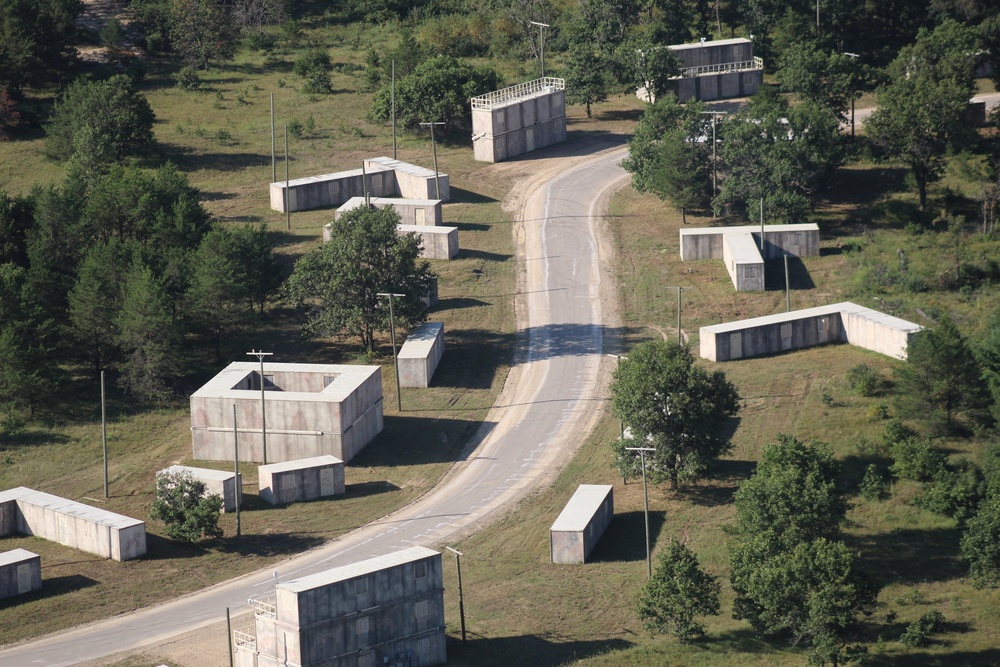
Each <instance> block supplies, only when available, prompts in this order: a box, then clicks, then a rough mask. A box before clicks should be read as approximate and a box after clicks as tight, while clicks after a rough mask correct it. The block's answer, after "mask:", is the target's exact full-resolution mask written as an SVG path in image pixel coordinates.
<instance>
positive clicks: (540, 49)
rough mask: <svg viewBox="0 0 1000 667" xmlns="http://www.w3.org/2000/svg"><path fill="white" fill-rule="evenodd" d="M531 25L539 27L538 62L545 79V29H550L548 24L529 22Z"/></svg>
mask: <svg viewBox="0 0 1000 667" xmlns="http://www.w3.org/2000/svg"><path fill="white" fill-rule="evenodd" d="M529 23H530V24H531V25H537V26H538V42H539V46H538V62H539V64H540V65H541V70H542V77H541V78H543V79H544V78H545V29H546V28H548V27H549V24H548V23H539V22H538V21H529Z"/></svg>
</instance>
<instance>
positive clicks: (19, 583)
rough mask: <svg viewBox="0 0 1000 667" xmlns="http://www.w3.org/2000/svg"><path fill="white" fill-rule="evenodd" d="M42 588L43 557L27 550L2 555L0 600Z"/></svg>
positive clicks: (13, 550) (14, 550)
mask: <svg viewBox="0 0 1000 667" xmlns="http://www.w3.org/2000/svg"><path fill="white" fill-rule="evenodd" d="M41 587H42V557H41V556H39V555H38V554H36V553H34V552H31V551H28V550H27V549H12V550H11V551H5V552H3V553H0V600H2V599H4V598H9V597H13V596H15V595H24V594H25V593H30V592H32V591H37V590H38V589H40V588H41Z"/></svg>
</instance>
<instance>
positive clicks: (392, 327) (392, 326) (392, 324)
mask: <svg viewBox="0 0 1000 667" xmlns="http://www.w3.org/2000/svg"><path fill="white" fill-rule="evenodd" d="M377 295H378V296H384V297H388V299H389V338H390V339H391V340H392V365H393V367H394V368H395V369H396V408H397V409H398V410H399V411H400V412H402V411H403V394H402V391H401V390H400V388H399V358H398V357H397V356H396V315H395V312H394V311H393V307H392V303H393V299H394V298H395V297H400V298H402V297H404V296H406V295H405V294H394V293H392V292H377Z"/></svg>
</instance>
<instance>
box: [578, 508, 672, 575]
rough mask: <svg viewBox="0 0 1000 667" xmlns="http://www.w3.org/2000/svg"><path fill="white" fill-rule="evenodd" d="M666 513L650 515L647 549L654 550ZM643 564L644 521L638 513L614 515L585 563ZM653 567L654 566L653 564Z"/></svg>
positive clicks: (651, 511) (644, 543)
mask: <svg viewBox="0 0 1000 667" xmlns="http://www.w3.org/2000/svg"><path fill="white" fill-rule="evenodd" d="M666 520H667V513H666V512H664V511H653V510H650V512H649V546H650V549H652V548H653V547H655V546H656V541H657V539H658V538H659V535H660V532H661V531H662V530H663V525H664V524H665V523H666ZM644 560H646V517H645V513H644V512H642V511H641V510H639V511H634V512H622V513H621V514H617V513H616V514H615V517H614V519H613V520H612V521H611V523H610V524H609V525H608V528H607V530H605V531H604V535H602V536H601V540H600V541H599V542H598V543H597V546H596V547H594V550H593V551H591V552H590V555H589V556H588V557H587V562H588V563H614V562H637V561H644ZM654 566H655V563H654Z"/></svg>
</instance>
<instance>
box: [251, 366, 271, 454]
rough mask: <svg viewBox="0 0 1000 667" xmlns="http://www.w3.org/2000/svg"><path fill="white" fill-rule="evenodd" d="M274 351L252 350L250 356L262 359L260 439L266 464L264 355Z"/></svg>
mask: <svg viewBox="0 0 1000 667" xmlns="http://www.w3.org/2000/svg"><path fill="white" fill-rule="evenodd" d="M273 354H274V352H264V351H263V350H259V351H258V350H250V351H249V352H247V355H248V356H251V357H257V358H258V359H260V441H261V444H262V446H263V450H264V465H267V419H266V417H265V413H264V384H265V382H264V357H270V356H271V355H273Z"/></svg>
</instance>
